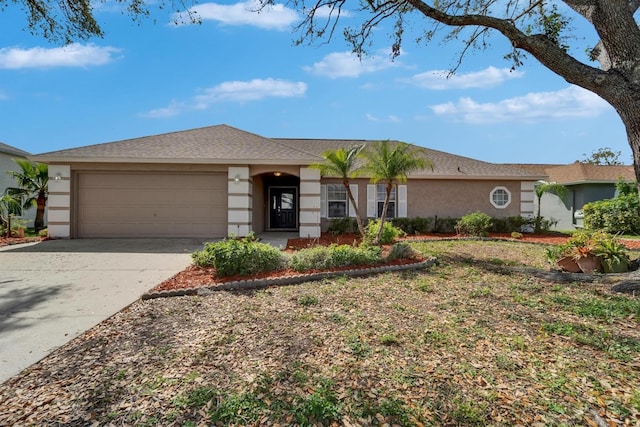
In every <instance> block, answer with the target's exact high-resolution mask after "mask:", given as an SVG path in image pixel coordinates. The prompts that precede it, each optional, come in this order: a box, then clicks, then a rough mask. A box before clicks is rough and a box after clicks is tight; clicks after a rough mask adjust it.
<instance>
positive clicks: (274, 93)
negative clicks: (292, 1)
mask: <svg viewBox="0 0 640 427" xmlns="http://www.w3.org/2000/svg"><path fill="white" fill-rule="evenodd" d="M253 7H254V6H253V3H251V2H250V1H249V2H245V3H233V2H220V3H206V2H204V1H203V2H201V3H200V4H199V5H198V6H197V12H198V15H199V16H200V18H201V19H202V22H201V24H197V25H175V24H174V23H173V21H175V20H176V19H178V20H179V17H177V16H175V15H173V14H172V13H171V12H170V11H158V10H152V16H151V18H149V19H143V20H142V21H141V22H140V23H139V24H138V23H135V22H132V20H131V18H130V17H128V16H126V15H123V14H122V13H121V11H119V10H118V9H117V8H116V7H114V6H112V5H111V4H110V3H109V2H107V3H102V4H99V7H98V8H97V9H96V16H97V18H98V21H99V22H100V24H101V26H102V28H103V30H104V31H105V33H106V35H105V37H104V38H101V39H100V38H96V39H93V40H89V41H87V42H82V43H76V44H73V45H69V46H64V47H62V46H57V45H54V44H51V43H49V42H48V41H46V40H45V39H43V38H42V37H39V36H34V35H31V34H30V33H29V31H28V30H25V27H26V21H25V20H24V16H23V15H22V14H21V11H20V10H19V9H18V8H16V7H15V6H12V7H8V9H6V10H5V11H4V12H1V15H0V19H1V20H2V21H1V22H2V26H3V37H2V39H1V42H0V120H1V126H0V129H1V133H0V141H2V142H4V143H6V144H9V145H12V146H15V147H18V148H21V149H23V150H26V151H29V152H31V153H42V152H47V151H52V150H58V149H63V148H68V147H77V146H83V145H89V144H96V143H102V142H111V141H117V140H120V139H128V138H135V137H140V136H146V135H153V134H158V133H165V132H173V131H178V130H185V129H192V128H197V127H203V126H210V125H216V124H222V123H224V124H228V125H231V126H234V127H237V128H240V129H243V130H246V131H249V132H254V133H257V134H260V135H263V136H266V137H292V138H347V139H349V138H354V139H374V140H381V139H395V140H402V141H406V142H410V143H413V144H416V145H420V146H425V147H429V148H433V149H436V150H442V151H446V152H450V153H454V154H458V155H463V156H467V157H472V158H476V159H479V160H485V161H491V162H499V163H570V162H573V161H575V160H579V159H583V158H584V155H585V154H586V155H589V154H590V153H591V152H592V151H594V150H597V149H598V148H601V147H611V148H612V149H613V150H615V151H621V152H622V156H621V160H623V161H624V162H625V163H628V164H629V163H631V151H630V149H629V147H628V145H627V141H626V135H625V132H624V127H623V125H622V123H621V121H620V119H619V118H618V116H617V114H616V112H615V111H614V110H613V109H612V108H611V107H610V106H608V104H606V103H605V102H604V101H602V100H601V99H600V98H598V97H597V96H595V95H593V94H591V93H590V92H587V91H584V90H583V89H580V88H577V87H575V86H572V85H570V84H569V83H567V82H566V81H564V80H563V79H562V78H560V77H558V76H556V75H555V74H553V73H552V72H550V71H548V70H546V69H545V68H544V67H542V66H541V65H539V64H538V63H537V61H536V60H535V59H533V58H528V59H527V60H526V62H525V65H524V66H523V67H521V68H518V69H517V70H516V71H514V72H511V71H510V65H511V64H510V63H509V62H507V61H505V60H504V59H503V56H504V55H505V54H506V53H508V51H509V49H508V44H507V43H506V41H505V40H503V39H502V38H501V37H500V36H498V35H496V36H494V37H493V38H492V48H491V49H490V50H487V51H484V52H478V53H474V54H471V55H469V56H467V57H466V59H465V61H464V62H463V64H462V66H461V67H460V68H459V70H458V72H457V74H456V75H455V76H453V77H450V78H448V79H447V78H446V77H445V76H446V70H448V69H450V68H451V67H452V66H453V65H454V64H455V61H456V58H457V56H456V54H457V52H459V51H460V49H461V45H460V44H456V43H452V44H447V45H443V44H439V43H432V44H431V45H429V46H425V45H424V44H420V43H416V42H414V40H415V38H416V37H417V35H418V33H417V31H418V30H419V29H420V28H424V27H425V22H424V21H423V20H421V19H416V21H415V22H414V24H415V25H414V28H413V33H412V32H411V30H410V31H408V32H407V34H406V35H405V43H404V45H403V47H402V54H401V55H400V57H398V58H396V59H395V61H391V59H390V56H389V51H390V46H391V39H390V37H389V35H388V34H389V31H390V30H392V28H391V25H392V24H391V22H389V23H386V24H385V25H383V26H381V27H380V28H379V29H378V30H377V31H376V33H375V35H374V44H373V46H372V47H371V55H370V56H368V57H366V58H364V59H363V61H362V62H361V61H359V60H358V59H357V58H355V57H354V56H353V55H352V54H351V53H350V48H349V46H348V45H347V44H346V43H345V42H344V41H343V39H342V35H341V34H342V32H341V30H340V29H338V31H337V34H336V36H335V37H334V38H333V39H332V40H331V42H330V43H316V44H313V45H311V46H308V45H302V46H294V40H295V39H296V38H297V37H298V36H299V34H297V33H295V32H294V31H293V30H292V28H293V26H294V25H295V24H296V23H298V22H299V21H300V19H301V16H300V15H299V14H298V13H297V12H295V11H294V10H292V9H289V8H288V7H286V6H284V5H282V4H278V5H277V6H276V7H275V8H273V9H272V10H269V11H264V12H262V13H260V14H257V13H255V12H251V9H252V8H253ZM342 22H343V23H344V25H347V24H349V25H353V24H355V23H357V22H359V19H358V15H357V14H356V13H355V12H353V13H350V14H349V16H346V17H344V19H343V21H342ZM573 25H574V27H575V28H576V30H577V31H578V32H580V31H581V30H584V29H585V28H586V27H585V26H584V25H583V24H582V22H581V21H580V18H576V20H575V21H574V24H573ZM581 34H582V33H581ZM584 34H585V35H584V37H583V38H579V39H576V40H575V51H576V52H584V51H585V49H586V48H587V47H588V46H591V45H592V44H593V41H594V38H593V34H592V32H591V33H589V32H585V33H584ZM578 55H579V56H580V57H581V59H582V56H584V55H583V54H581V53H578Z"/></svg>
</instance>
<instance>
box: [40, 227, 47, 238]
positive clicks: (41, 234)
mask: <svg viewBox="0 0 640 427" xmlns="http://www.w3.org/2000/svg"><path fill="white" fill-rule="evenodd" d="M48 235H49V230H48V229H46V228H43V229H42V230H40V231H38V236H40V237H47V236H48Z"/></svg>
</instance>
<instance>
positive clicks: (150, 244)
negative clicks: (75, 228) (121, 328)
mask: <svg viewBox="0 0 640 427" xmlns="http://www.w3.org/2000/svg"><path fill="white" fill-rule="evenodd" d="M202 244H203V242H202V241H201V240H199V239H82V240H49V241H44V242H40V243H35V244H24V245H15V246H6V247H2V248H0V382H4V381H5V380H7V379H8V378H10V377H12V376H13V375H15V374H17V373H18V372H20V371H21V370H22V369H24V368H26V367H28V366H30V365H32V364H33V363H35V362H37V361H38V360H40V359H42V358H43V357H45V356H46V355H48V354H49V353H50V352H51V351H52V350H54V349H55V348H57V347H59V346H61V345H63V344H65V343H67V342H68V341H70V340H71V339H72V338H74V337H76V336H78V335H79V334H81V333H83V332H84V331H86V330H87V329H90V328H91V327H93V326H94V325H96V324H98V323H99V322H101V321H102V320H104V319H106V318H108V317H110V316H112V315H113V314H115V313H117V312H118V311H120V310H122V309H123V308H124V307H126V306H127V305H129V304H131V303H132V302H134V301H135V300H137V299H138V298H139V297H140V295H142V294H143V293H144V292H145V291H147V290H149V289H150V288H152V287H153V286H155V285H157V284H158V283H160V282H162V281H163V280H165V279H167V278H169V277H171V276H173V275H174V274H176V273H177V272H179V271H181V270H183V269H184V268H186V267H187V266H188V265H189V264H190V263H191V253H192V252H193V251H194V250H196V249H200V248H202Z"/></svg>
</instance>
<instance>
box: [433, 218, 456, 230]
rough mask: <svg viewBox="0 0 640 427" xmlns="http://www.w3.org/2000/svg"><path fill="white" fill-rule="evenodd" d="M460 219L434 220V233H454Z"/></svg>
mask: <svg viewBox="0 0 640 427" xmlns="http://www.w3.org/2000/svg"><path fill="white" fill-rule="evenodd" d="M458 221H459V219H458V218H438V217H437V216H436V217H435V218H434V222H433V231H434V232H435V233H454V232H455V231H456V224H457V223H458Z"/></svg>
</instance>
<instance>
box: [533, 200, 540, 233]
mask: <svg viewBox="0 0 640 427" xmlns="http://www.w3.org/2000/svg"><path fill="white" fill-rule="evenodd" d="M541 202H542V196H540V197H538V214H537V215H536V223H535V226H534V227H533V232H534V233H536V234H538V233H540V223H541V222H542V216H541V215H540V203H541Z"/></svg>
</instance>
